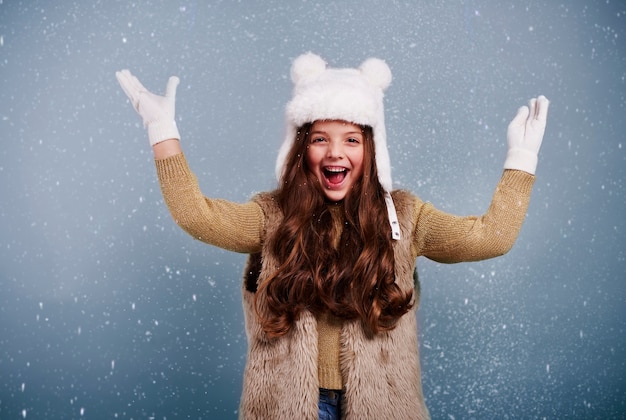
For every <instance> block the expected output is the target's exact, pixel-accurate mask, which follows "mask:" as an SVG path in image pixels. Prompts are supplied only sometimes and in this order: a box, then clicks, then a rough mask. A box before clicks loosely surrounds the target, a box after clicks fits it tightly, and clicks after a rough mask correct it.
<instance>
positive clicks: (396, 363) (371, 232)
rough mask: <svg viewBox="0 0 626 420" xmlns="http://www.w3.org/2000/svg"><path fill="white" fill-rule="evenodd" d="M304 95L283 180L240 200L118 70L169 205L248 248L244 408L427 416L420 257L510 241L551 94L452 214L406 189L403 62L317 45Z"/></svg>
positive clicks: (170, 110) (488, 249)
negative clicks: (214, 186) (203, 176)
mask: <svg viewBox="0 0 626 420" xmlns="http://www.w3.org/2000/svg"><path fill="white" fill-rule="evenodd" d="M291 77H292V80H293V82H294V93H293V98H292V99H291V101H290V102H289V103H288V104H287V107H286V124H287V129H286V137H285V140H284V143H283V145H282V147H281V148H280V150H279V153H278V159H277V163H276V175H277V178H278V181H279V183H278V188H277V189H276V190H275V191H272V192H268V193H263V194H259V195H257V196H256V197H254V198H253V199H252V200H251V201H250V202H248V203H245V204H236V203H232V202H228V201H225V200H216V199H209V198H206V197H204V196H203V195H202V193H201V192H200V189H199V187H198V182H197V180H196V178H195V177H194V175H193V174H192V172H191V170H190V169H189V167H188V165H187V163H186V161H185V158H184V155H183V154H182V150H181V148H180V143H179V139H180V135H179V133H178V129H177V127H176V123H175V121H174V104H175V95H176V86H177V85H178V78H176V77H171V78H170V79H169V81H168V84H167V89H166V93H165V96H157V95H154V94H152V93H150V92H148V91H147V90H146V89H145V88H144V87H143V85H142V84H141V83H140V82H139V81H138V80H137V78H135V77H134V76H132V75H131V74H130V72H129V71H128V70H123V71H121V72H118V73H117V78H118V80H119V82H120V84H121V86H122V88H123V89H124V91H125V92H126V94H127V95H128V97H129V98H130V101H131V103H132V105H133V106H134V108H135V110H136V111H137V112H138V113H139V114H140V115H141V117H142V118H143V121H144V124H145V125H146V127H147V129H148V136H149V139H150V144H151V145H152V147H153V150H154V155H155V162H156V167H157V172H158V176H159V181H160V185H161V188H162V192H163V196H164V198H165V202H166V203H167V206H168V208H169V210H170V212H171V214H172V217H173V218H174V220H175V221H176V223H178V224H179V225H180V226H181V227H182V228H183V229H184V230H185V231H187V232H188V233H189V234H190V235H191V236H193V237H194V238H196V239H199V240H201V241H204V242H207V243H210V244H212V245H216V246H219V247H222V248H225V249H229V250H232V251H236V252H242V253H247V254H250V256H249V258H248V262H247V266H246V270H245V273H244V279H243V287H242V289H243V306H244V313H245V324H246V325H245V326H246V333H247V337H248V354H247V363H246V369H245V374H244V385H243V393H242V398H241V403H240V417H242V418H251V419H256V418H259V419H316V418H320V419H326V418H346V419H369V418H376V419H391V418H394V419H395V418H401V419H427V418H429V415H428V410H427V409H426V406H425V404H424V398H423V393H422V386H421V378H420V377H421V373H420V364H419V354H418V342H417V323H416V313H415V312H416V310H417V306H418V302H419V287H418V285H417V284H416V281H415V280H414V277H413V273H414V270H415V260H416V258H417V257H418V256H425V257H427V258H430V259H433V260H436V261H440V262H446V263H452V262H460V261H477V260H482V259H486V258H492V257H495V256H499V255H502V254H504V253H506V252H507V251H508V250H509V249H510V248H511V247H512V245H513V243H514V241H515V239H516V237H517V235H518V233H519V230H520V228H521V225H522V222H523V219H524V215H525V213H526V209H527V206H528V201H529V197H530V191H531V187H532V184H533V182H534V172H535V168H536V165H537V153H538V152H539V147H540V146H541V142H542V138H543V133H544V129H545V124H546V117H547V112H548V100H547V99H546V98H545V97H543V96H540V97H538V98H537V99H532V100H531V101H530V104H529V106H528V107H521V108H520V109H519V110H518V113H517V115H516V116H515V118H514V119H513V120H512V122H511V123H510V125H509V127H508V131H507V140H508V153H507V156H506V161H505V164H504V172H503V175H502V178H501V180H500V182H499V184H498V186H497V188H496V191H495V193H494V196H493V199H492V202H491V205H490V207H489V209H488V210H487V213H485V214H484V215H483V216H481V217H474V216H471V217H458V216H453V215H450V214H446V213H443V212H441V211H438V210H437V209H435V208H434V207H433V206H432V205H431V204H429V203H425V202H423V201H421V200H420V199H419V198H417V197H415V196H414V195H412V194H410V193H408V192H406V191H393V190H392V182H391V165H390V161H389V154H388V150H387V145H386V142H387V139H386V133H385V124H384V112H383V91H384V90H385V89H386V88H387V86H388V85H389V84H390V83H391V72H390V70H389V68H388V67H387V65H386V64H385V63H384V62H383V61H381V60H378V59H368V60H366V61H365V62H364V63H363V64H362V65H361V66H360V67H359V68H358V69H335V68H328V67H327V66H326V63H325V62H324V61H323V60H322V59H321V58H320V57H318V56H316V55H314V54H311V53H309V54H304V55H302V56H300V57H298V58H297V59H296V60H295V61H294V62H293V66H292V69H291Z"/></svg>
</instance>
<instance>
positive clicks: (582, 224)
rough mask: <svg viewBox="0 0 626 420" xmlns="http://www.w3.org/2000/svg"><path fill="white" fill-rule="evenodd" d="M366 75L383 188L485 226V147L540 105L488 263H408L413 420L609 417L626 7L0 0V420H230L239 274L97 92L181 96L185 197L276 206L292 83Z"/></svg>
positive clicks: (624, 143) (623, 154) (621, 286)
mask: <svg viewBox="0 0 626 420" xmlns="http://www.w3.org/2000/svg"><path fill="white" fill-rule="evenodd" d="M306 51H314V52H316V53H318V54H320V55H322V56H323V57H324V58H325V59H326V60H328V62H329V63H330V64H331V65H332V66H342V67H343V66H345V67H356V66H358V65H359V64H360V63H361V62H362V61H364V60H365V59H366V58H367V57H371V56H374V57H379V58H383V59H385V60H386V61H387V62H388V64H389V65H390V67H391V69H392V72H393V75H394V80H393V82H392V85H391V87H390V88H389V89H388V91H387V95H386V119H387V121H386V123H387V131H388V138H389V144H390V153H391V157H392V161H393V176H394V182H395V184H396V186H397V187H399V188H406V189H409V190H411V191H413V192H414V193H416V194H418V195H419V196H420V197H421V198H422V199H424V200H428V201H431V202H433V203H434V204H435V205H436V206H437V207H439V208H441V209H443V210H446V211H449V212H452V213H457V214H481V213H482V212H484V211H485V210H486V208H487V206H488V204H489V201H490V199H491V194H492V192H493V189H494V187H495V185H496V183H497V181H498V179H499V177H500V174H501V171H502V169H501V168H502V163H503V160H504V155H505V153H506V138H505V132H506V126H507V124H508V122H509V121H510V119H511V118H512V117H513V115H514V114H515V111H516V109H517V108H518V107H519V106H520V105H523V104H524V103H526V101H527V100H528V99H529V98H531V97H533V96H536V95H538V94H545V95H546V96H547V97H548V98H549V99H550V100H551V107H550V115H549V121H548V128H547V130H546V135H545V138H544V145H543V147H542V150H541V153H540V158H539V167H538V172H537V181H536V184H535V189H534V192H533V196H532V200H531V205H530V208H529V211H528V217H527V220H526V223H525V225H524V227H523V229H522V232H521V234H520V237H519V239H518V242H517V244H516V246H515V247H514V248H513V250H512V251H511V252H510V253H509V254H507V255H506V256H504V257H501V258H498V259H494V260H489V261H484V262H479V263H464V264H457V265H452V266H450V265H442V264H437V263H434V262H431V261H428V260H425V259H420V260H419V261H418V267H419V274H420V278H421V282H422V292H423V295H422V303H421V307H420V311H419V328H420V340H421V349H422V367H423V384H424V390H425V396H426V399H427V404H428V406H429V409H430V411H431V414H432V416H433V418H435V419H472V418H475V419H486V418H529V419H530V418H537V419H544V418H546V419H554V418H559V419H563V418H572V419H610V418H624V416H625V414H624V413H626V340H625V329H626V254H625V249H626V246H625V245H626V221H625V217H624V216H625V215H626V191H625V185H624V182H625V180H626V134H625V133H626V5H625V4H624V2H620V1H595V2H587V1H570V2H562V3H561V2H553V1H547V0H545V1H527V2H504V1H496V0H485V1H458V0H457V1H436V2H435V1H428V2H427V1H404V2H400V1H389V2H380V1H375V0H365V1H363V0H360V1H343V2H331V1H323V0H320V1H294V2H285V1H280V0H270V1H264V2H252V1H238V2H235V1H212V2H202V1H191V0H180V1H141V2H140V1H138V2H128V1H115V0H107V1H92V2H87V1H85V2H82V1H81V2H78V1H47V0H32V1H22V2H19V1H14V0H0V133H1V139H0V145H1V147H0V418H2V419H15V418H18V419H19V418H28V419H32V418H36V419H38V418H81V417H84V418H155V419H165V418H234V417H236V413H237V405H238V399H239V394H240V391H241V376H242V371H243V366H244V362H245V349H246V339H245V333H244V330H243V317H242V313H241V298H240V277H241V272H242V269H243V264H244V261H245V256H244V255H239V254H233V253H229V252H226V251H223V250H220V249H216V248H213V247H210V246H206V245H204V244H201V243H199V242H196V241H194V240H192V239H191V238H190V237H189V236H187V235H186V234H185V233H184V232H183V231H182V230H180V229H179V228H178V227H176V226H175V224H174V223H173V221H172V220H171V218H170V216H169V214H168V212H167V209H166V208H165V205H164V204H163V201H162V198H161V194H160V191H159V187H158V183H157V181H156V176H155V171H154V164H153V159H152V152H151V150H150V147H149V145H148V141H147V135H146V133H145V130H144V128H143V127H142V124H141V121H140V118H139V117H138V116H137V115H136V114H135V112H134V110H133V109H132V107H131V106H130V104H129V103H128V101H127V99H126V97H125V95H124V93H123V92H122V90H121V89H120V87H119V86H118V84H117V81H116V80H115V76H114V72H115V71H116V70H119V69H122V68H129V69H131V71H133V73H135V74H137V75H138V76H139V78H140V79H141V80H142V82H143V83H144V84H145V85H146V86H147V87H148V88H149V89H151V90H153V91H155V92H163V90H164V88H165V83H166V80H167V77H169V76H170V75H172V74H176V75H178V76H179V77H180V78H181V84H180V86H179V88H178V94H177V120H178V125H179V128H180V131H181V134H182V145H183V147H184V149H185V152H186V155H187V157H188V160H189V162H190V165H191V167H192V169H193V170H194V171H195V172H196V174H197V175H198V177H199V179H200V182H201V186H202V189H203V191H204V192H205V194H207V195H209V196H212V197H221V198H227V199H231V200H234V201H240V202H243V201H245V200H247V199H248V198H249V197H250V196H251V195H252V194H253V193H255V192H257V191H262V190H268V189H272V188H274V186H275V180H274V176H273V173H274V172H273V168H274V159H275V156H276V152H277V150H278V147H279V145H280V142H281V141H282V136H283V130H284V127H283V108H284V105H285V103H286V101H287V100H288V99H289V97H290V93H291V81H290V79H289V67H290V64H291V60H292V59H293V58H295V57H296V56H298V55H299V54H301V53H303V52H306Z"/></svg>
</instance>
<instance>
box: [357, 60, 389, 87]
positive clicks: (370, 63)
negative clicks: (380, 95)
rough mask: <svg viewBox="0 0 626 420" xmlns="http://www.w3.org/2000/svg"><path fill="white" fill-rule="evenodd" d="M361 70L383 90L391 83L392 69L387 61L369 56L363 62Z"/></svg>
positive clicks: (371, 81)
mask: <svg viewBox="0 0 626 420" xmlns="http://www.w3.org/2000/svg"><path fill="white" fill-rule="evenodd" d="M359 70H361V73H363V76H365V77H367V79H368V80H369V81H370V83H372V84H373V85H374V86H378V87H379V88H380V89H382V90H385V89H387V88H388V87H389V85H390V84H391V70H390V69H389V66H388V65H387V63H385V62H384V61H383V60H381V59H379V58H368V59H367V60H365V62H363V64H361V66H360V67H359Z"/></svg>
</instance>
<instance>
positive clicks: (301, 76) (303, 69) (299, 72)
mask: <svg viewBox="0 0 626 420" xmlns="http://www.w3.org/2000/svg"><path fill="white" fill-rule="evenodd" d="M324 70H326V62H325V61H324V60H323V59H322V57H320V56H319V55H316V54H313V53H312V52H308V53H306V54H302V55H301V56H299V57H298V58H296V59H295V60H294V62H293V64H292V65H291V80H292V81H293V83H294V84H295V85H297V84H299V83H301V82H302V81H304V80H307V79H311V78H313V77H316V76H318V75H320V74H321V73H322V72H324Z"/></svg>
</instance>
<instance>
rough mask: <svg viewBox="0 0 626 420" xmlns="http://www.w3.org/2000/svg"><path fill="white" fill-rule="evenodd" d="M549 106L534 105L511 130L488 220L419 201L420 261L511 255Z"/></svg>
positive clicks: (540, 101)
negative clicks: (509, 252)
mask: <svg viewBox="0 0 626 420" xmlns="http://www.w3.org/2000/svg"><path fill="white" fill-rule="evenodd" d="M548 105H549V102H548V100H547V99H546V98H545V96H539V97H538V98H536V99H531V100H530V101H529V106H523V107H521V108H519V109H518V111H517V114H516V115H515V117H514V118H513V120H512V121H511V123H510V124H509V126H508V129H507V144H508V151H507V157H506V160H505V163H504V169H505V171H504V173H503V175H502V178H501V179H500V183H499V184H498V186H497V188H496V191H495V193H494V195H493V198H492V201H491V205H490V206H489V209H488V210H487V212H486V213H485V214H484V215H482V216H479V217H478V216H468V217H459V216H454V215H450V214H447V213H444V212H441V211H439V210H437V209H435V208H434V207H433V206H432V205H431V204H428V203H423V202H421V201H418V203H417V205H416V207H415V214H414V220H415V232H414V239H413V244H414V253H415V255H416V256H418V255H423V256H426V257H428V258H430V259H433V260H436V261H440V262H447V263H453V262H461V261H477V260H483V259H487V258H492V257H496V256H499V255H502V254H504V253H506V252H508V251H509V250H510V249H511V247H512V246H513V244H514V243H515V240H516V239H517V236H518V234H519V231H520V229H521V227H522V223H523V221H524V217H525V215H526V210H527V208H528V203H529V201H530V192H531V188H532V185H533V183H534V179H535V177H534V173H535V170H536V168H537V154H538V153H539V148H540V147H541V143H542V141H543V134H544V131H545V127H546V119H547V114H548Z"/></svg>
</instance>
